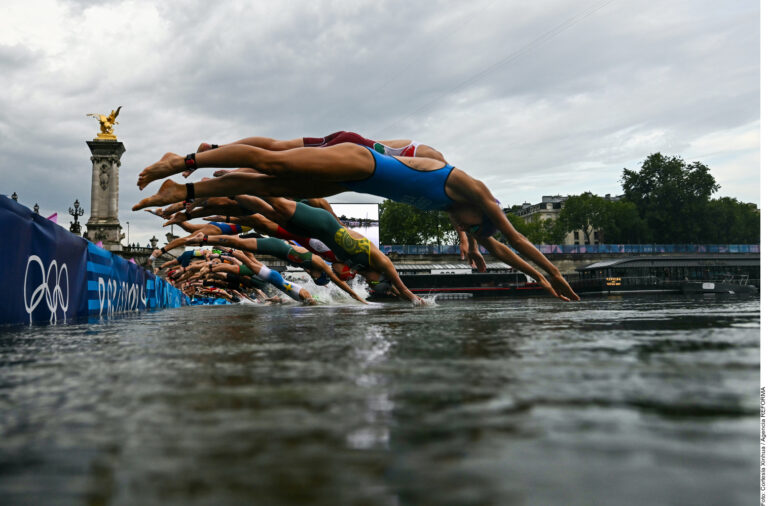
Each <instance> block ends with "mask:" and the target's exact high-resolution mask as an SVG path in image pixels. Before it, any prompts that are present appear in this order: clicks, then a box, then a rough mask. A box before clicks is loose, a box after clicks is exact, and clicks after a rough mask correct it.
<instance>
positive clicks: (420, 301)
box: [411, 296, 428, 306]
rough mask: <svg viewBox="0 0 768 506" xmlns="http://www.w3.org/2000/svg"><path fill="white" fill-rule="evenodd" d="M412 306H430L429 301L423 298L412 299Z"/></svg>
mask: <svg viewBox="0 0 768 506" xmlns="http://www.w3.org/2000/svg"><path fill="white" fill-rule="evenodd" d="M411 304H413V305H414V306H426V305H428V303H427V301H426V300H424V299H422V298H421V297H418V296H417V297H416V298H415V299H411Z"/></svg>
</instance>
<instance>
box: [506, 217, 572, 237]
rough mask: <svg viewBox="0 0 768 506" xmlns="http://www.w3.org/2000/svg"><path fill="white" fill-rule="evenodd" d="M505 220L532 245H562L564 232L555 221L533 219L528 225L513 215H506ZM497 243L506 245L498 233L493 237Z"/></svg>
mask: <svg viewBox="0 0 768 506" xmlns="http://www.w3.org/2000/svg"><path fill="white" fill-rule="evenodd" d="M507 219H508V220H509V221H510V223H512V226H513V227H515V230H517V231H518V232H520V233H521V234H523V235H524V236H525V237H527V238H528V240H529V241H531V243H533V244H562V242H563V239H564V238H565V234H566V231H565V230H563V228H562V225H561V224H560V222H558V221H557V220H550V219H538V220H537V219H534V220H533V221H531V222H530V223H528V222H526V221H525V220H524V219H523V218H521V217H520V216H518V215H516V214H515V213H508V214H507ZM495 237H496V238H497V239H498V240H499V241H501V242H503V243H506V244H508V241H507V239H506V238H505V237H504V236H502V235H501V234H500V233H497V235H496V236H495Z"/></svg>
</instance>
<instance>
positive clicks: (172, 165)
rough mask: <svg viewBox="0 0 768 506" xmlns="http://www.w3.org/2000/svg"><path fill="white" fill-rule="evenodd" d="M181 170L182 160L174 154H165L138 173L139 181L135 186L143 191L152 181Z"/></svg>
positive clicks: (182, 168)
mask: <svg viewBox="0 0 768 506" xmlns="http://www.w3.org/2000/svg"><path fill="white" fill-rule="evenodd" d="M183 170H184V158H183V157H181V156H179V155H177V154H174V153H166V154H164V155H163V157H162V158H161V159H160V160H159V161H157V162H155V163H153V164H152V165H150V166H149V167H147V168H145V169H144V170H142V171H141V172H140V173H139V180H138V181H137V182H136V184H137V185H138V187H139V190H143V189H144V188H146V186H147V185H148V184H149V183H151V182H152V181H155V180H156V179H162V178H164V177H168V176H172V175H174V174H177V173H179V172H182V171H183ZM169 203H170V202H169Z"/></svg>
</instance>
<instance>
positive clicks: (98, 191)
mask: <svg viewBox="0 0 768 506" xmlns="http://www.w3.org/2000/svg"><path fill="white" fill-rule="evenodd" d="M86 142H87V144H88V147H89V148H90V149H91V154H92V156H91V163H93V172H92V177H91V217H90V218H89V219H88V223H86V227H87V228H88V231H87V232H86V233H85V237H86V238H87V239H88V240H90V241H91V242H94V243H97V242H99V241H101V242H102V244H103V245H104V249H106V250H109V251H121V250H122V246H121V245H120V240H121V239H122V236H123V234H122V230H123V227H121V226H120V220H119V219H118V217H117V211H118V196H119V183H120V157H121V156H122V155H123V153H125V146H123V143H122V142H119V141H117V140H101V139H94V140H92V141H86Z"/></svg>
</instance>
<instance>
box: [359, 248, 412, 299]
mask: <svg viewBox="0 0 768 506" xmlns="http://www.w3.org/2000/svg"><path fill="white" fill-rule="evenodd" d="M371 246H373V245H371ZM371 268H372V269H373V270H376V271H378V272H381V273H383V274H384V275H385V276H387V279H389V280H390V281H391V282H392V286H393V287H394V288H396V289H397V292H398V295H399V296H400V297H401V298H402V299H404V300H407V301H408V302H411V303H413V304H424V300H423V299H422V298H421V297H419V296H417V295H414V294H413V292H411V291H410V290H409V289H408V287H407V286H405V283H403V280H402V279H400V275H399V274H398V273H397V269H395V266H394V265H393V264H392V261H391V260H390V259H389V258H387V256H386V255H385V254H384V253H382V252H381V251H380V250H379V249H375V250H374V249H373V248H371Z"/></svg>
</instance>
